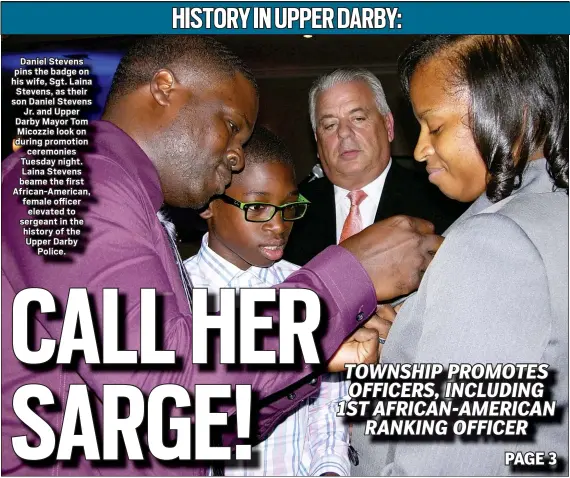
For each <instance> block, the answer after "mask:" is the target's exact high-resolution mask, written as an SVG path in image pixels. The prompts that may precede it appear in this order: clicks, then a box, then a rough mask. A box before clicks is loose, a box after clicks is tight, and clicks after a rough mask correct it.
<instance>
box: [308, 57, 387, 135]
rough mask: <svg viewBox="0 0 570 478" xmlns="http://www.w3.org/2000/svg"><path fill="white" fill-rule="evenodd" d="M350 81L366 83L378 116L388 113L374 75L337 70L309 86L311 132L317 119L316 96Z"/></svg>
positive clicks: (348, 69)
mask: <svg viewBox="0 0 570 478" xmlns="http://www.w3.org/2000/svg"><path fill="white" fill-rule="evenodd" d="M352 81H363V82H364V83H366V84H367V85H368V86H369V87H370V89H371V90H372V93H373V94H374V98H375V100H376V106H378V111H380V114H382V115H387V114H388V113H390V107H389V106H388V103H387V102H386V95H385V94H384V88H382V83H380V80H379V79H378V78H376V75H374V74H373V73H372V72H370V71H368V70H364V69H362V68H358V69H357V68H339V69H338V70H335V71H333V72H332V73H328V74H326V75H323V76H321V77H320V78H319V79H318V80H317V81H315V82H314V83H313V86H311V90H310V91H309V115H310V117H311V126H312V127H313V131H316V129H317V119H316V117H315V114H316V113H315V109H316V104H317V96H318V95H319V94H320V93H322V92H324V91H326V90H328V89H329V88H332V87H333V86H335V85H338V84H341V83H350V82H352Z"/></svg>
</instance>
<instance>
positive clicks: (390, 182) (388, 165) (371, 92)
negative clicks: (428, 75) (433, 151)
mask: <svg viewBox="0 0 570 478" xmlns="http://www.w3.org/2000/svg"><path fill="white" fill-rule="evenodd" d="M309 108H310V117H311V124H312V127H313V131H314V132H315V139H316V141H317V148H318V154H319V158H320V160H321V164H322V167H323V170H324V173H325V175H326V177H323V178H320V179H316V180H314V181H311V182H309V183H306V184H301V185H300V191H301V193H302V194H303V195H304V196H305V197H306V198H308V199H309V200H310V201H311V203H312V204H311V207H310V208H309V209H308V211H307V213H306V215H305V217H304V218H303V219H301V220H300V221H298V222H297V224H295V227H294V228H293V231H292V233H291V236H290V239H289V244H288V246H287V249H286V251H285V257H286V259H287V260H289V261H291V262H294V263H296V264H300V265H303V264H305V263H307V262H308V261H309V260H310V259H312V258H313V257H314V256H316V255H317V254H318V253H319V252H321V251H322V250H323V249H325V248H326V247H328V246H330V245H332V244H337V243H339V242H341V241H342V240H344V239H346V238H348V237H350V236H351V235H352V234H356V233H357V232H359V231H361V230H362V229H363V228H365V227H368V226H370V225H371V224H373V223H375V222H377V221H380V220H382V219H386V218H388V217H390V216H394V215H397V214H407V215H411V216H417V217H421V218H424V219H427V220H429V221H431V222H433V223H434V225H435V227H436V231H437V232H443V231H444V230H445V229H447V227H448V226H449V225H450V224H451V223H452V222H453V221H454V220H455V219H456V218H457V217H459V216H460V215H461V213H462V212H463V211H464V210H465V209H466V205H464V204H461V203H457V202H455V201H451V200H449V199H447V198H446V197H445V196H443V194H441V193H440V191H439V190H438V189H437V188H436V187H435V186H433V185H431V184H430V183H429V182H428V179H427V177H426V176H424V175H422V174H419V173H416V172H414V171H411V170H408V169H406V168H404V167H402V166H400V165H398V164H397V163H396V162H395V161H393V160H392V158H391V156H390V143H391V142H392V140H393V139H394V119H393V117H392V113H391V112H390V108H389V107H388V104H387V102H386V97H385V95H384V90H383V88H382V85H381V83H380V81H379V80H378V78H376V76H374V75H373V74H372V73H371V72H369V71H367V70H361V69H357V70H352V69H339V70H335V71H334V72H332V73H330V74H328V75H325V76H323V77H321V78H319V79H318V80H317V81H316V83H315V84H314V85H313V87H312V88H311V91H310V93H309Z"/></svg>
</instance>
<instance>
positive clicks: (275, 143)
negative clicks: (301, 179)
mask: <svg viewBox="0 0 570 478" xmlns="http://www.w3.org/2000/svg"><path fill="white" fill-rule="evenodd" d="M244 153H245V167H246V171H245V172H246V173H247V165H248V164H265V163H279V164H283V165H285V166H289V167H290V168H291V169H292V171H293V175H294V174H295V164H294V163H293V157H292V156H291V153H290V152H289V150H288V149H287V147H286V146H285V144H284V143H283V141H281V140H280V139H279V137H277V135H275V134H273V133H272V132H271V131H269V130H268V129H267V128H265V127H263V126H256V127H255V129H254V131H253V134H252V135H251V138H250V139H249V141H248V142H247V144H246V145H245V148H244Z"/></svg>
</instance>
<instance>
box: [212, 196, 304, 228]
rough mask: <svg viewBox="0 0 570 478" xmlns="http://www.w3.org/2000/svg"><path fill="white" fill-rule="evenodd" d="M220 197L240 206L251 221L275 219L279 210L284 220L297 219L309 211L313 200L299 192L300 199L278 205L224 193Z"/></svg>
mask: <svg viewBox="0 0 570 478" xmlns="http://www.w3.org/2000/svg"><path fill="white" fill-rule="evenodd" d="M219 198H220V199H221V200H222V201H224V202H225V203H227V204H231V205H232V206H235V207H239V208H240V209H241V210H243V211H244V213H245V220H246V221H249V222H268V221H271V219H273V216H275V214H276V213H277V211H281V217H282V218H283V220H284V221H296V220H297V219H301V218H302V217H303V216H304V215H305V213H306V212H307V207H309V204H311V202H310V201H309V200H308V199H306V198H304V197H303V196H302V195H301V194H299V199H298V201H295V202H290V203H288V204H283V206H276V205H275V204H269V203H266V202H241V201H238V200H237V199H234V198H232V197H230V196H228V195H226V194H222V195H221V196H219Z"/></svg>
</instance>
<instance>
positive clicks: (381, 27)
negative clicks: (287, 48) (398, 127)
mask: <svg viewBox="0 0 570 478" xmlns="http://www.w3.org/2000/svg"><path fill="white" fill-rule="evenodd" d="M569 19H570V3H569V2H541V1H537V2H468V1H458V2H389V3H383V2H326V3H325V2H74V1H65V2H63V1H62V2H3V3H2V34H4V35H17V34H44V35H45V34H60V35H61V34H75V35H77V34H161V33H163V34H164V33H166V34H169V33H170V34H176V33H178V34H180V33H183V34H194V33H196V34H216V33H217V34H226V35H227V34H245V33H247V34H300V33H301V34H313V35H314V34H319V33H322V34H344V35H346V34H429V33H519V34H525V33H528V34H530V33H535V34H541V33H557V34H568V33H570V21H569Z"/></svg>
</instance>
